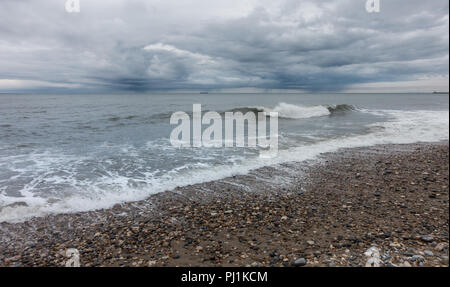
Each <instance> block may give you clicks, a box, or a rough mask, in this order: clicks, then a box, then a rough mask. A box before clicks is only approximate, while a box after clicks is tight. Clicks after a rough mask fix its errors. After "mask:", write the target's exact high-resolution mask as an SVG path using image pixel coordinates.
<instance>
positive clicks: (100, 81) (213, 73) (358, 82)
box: [0, 0, 449, 93]
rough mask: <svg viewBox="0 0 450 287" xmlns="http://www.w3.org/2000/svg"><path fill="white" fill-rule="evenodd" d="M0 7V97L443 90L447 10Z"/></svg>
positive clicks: (125, 4) (11, 1)
mask: <svg viewBox="0 0 450 287" xmlns="http://www.w3.org/2000/svg"><path fill="white" fill-rule="evenodd" d="M79 1H80V12H79V13H68V12H67V11H66V9H65V2H66V0H0V93H14V92H17V93H50V92H54V93H113V92H114V93H116V92H117V93H122V92H136V93H141V92H142V93H146V92H155V91H159V92H160V91H169V92H170V91H205V90H206V91H216V92H242V91H245V92H279V91H292V92H431V91H448V80H449V1H448V0H429V1H424V0H380V11H379V13H376V12H375V13H368V11H367V10H366V0H335V1H324V0H323V1H322V0H316V1H310V0H277V1H274V0H176V1H173V0H79Z"/></svg>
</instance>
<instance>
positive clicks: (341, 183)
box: [0, 142, 449, 267]
mask: <svg viewBox="0 0 450 287" xmlns="http://www.w3.org/2000/svg"><path fill="white" fill-rule="evenodd" d="M257 172H258V174H259V175H265V176H267V177H279V178H280V184H279V185H273V184H271V185H269V184H265V182H264V180H263V179H261V176H259V177H255V176H252V173H250V174H248V175H239V176H234V177H231V178H227V179H224V180H220V181H214V182H207V183H202V184H196V185H191V186H185V187H180V188H177V189H175V190H172V191H167V192H163V193H159V194H155V195H153V196H150V197H149V198H148V199H147V200H143V201H139V202H130V203H123V204H118V205H115V206H114V207H113V208H111V209H105V210H97V211H91V212H82V213H71V214H57V215H48V216H46V217H38V218H33V219H31V220H27V221H25V222H19V223H8V222H3V223H0V239H1V241H0V266H65V264H66V262H67V260H68V258H67V257H66V251H67V249H69V248H76V249H77V250H78V251H79V254H80V265H81V266H85V267H89V266H135V267H138V266H142V267H152V266H249V267H250V266H252V267H257V266H277V267H291V266H295V267H301V266H302V267H315V266H323V267H334V266H336V267H338V266H345V267H357V266H369V265H370V266H387V267H394V266H399V267H422V266H424V267H427V266H442V267H448V265H449V261H448V256H449V251H448V246H449V193H448V192H449V187H448V185H449V151H448V142H439V143H426V144H425V143H424V144H409V145H378V146H374V147H367V148H356V149H343V150H340V151H338V152H335V153H329V154H323V155H321V156H320V158H318V159H316V160H314V161H311V162H307V163H305V162H302V163H295V162H293V163H287V164H282V165H280V166H273V167H264V168H262V169H260V170H259V171H257ZM284 179H286V180H284Z"/></svg>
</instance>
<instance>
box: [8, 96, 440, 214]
mask: <svg viewBox="0 0 450 287" xmlns="http://www.w3.org/2000/svg"><path fill="white" fill-rule="evenodd" d="M193 104H202V109H203V111H217V112H225V111H243V112H245V111H249V110H250V111H277V112H278V113H279V117H280V118H279V121H278V124H279V135H278V140H279V153H278V156H277V157H274V158H271V159H264V158H260V157H259V150H258V148H237V147H234V148H182V149H180V148H174V147H172V146H171V144H170V141H169V136H170V132H171V131H172V129H173V128H174V127H175V126H171V125H170V122H169V119H170V115H171V114H172V113H173V112H176V111H185V112H188V113H189V112H192V105H193ZM448 138H449V97H448V94H142V95H136V94H132V95H129V94H121V95H12V94H5V95H0V222H2V221H10V222H15V221H23V220H25V219H28V218H30V217H34V216H43V215H47V214H52V213H66V212H76V211H87V210H95V209H101V208H108V207H111V206H113V205H114V204H116V203H122V202H127V201H135V200H141V199H145V198H147V197H148V196H149V195H151V194H154V193H158V192H162V191H165V190H170V189H173V188H175V187H177V186H184V185H188V184H194V183H199V182H205V181H210V180H217V179H221V178H224V177H227V176H231V175H236V174H245V173H247V172H249V171H250V170H252V169H255V168H259V167H262V166H267V165H276V164H279V163H283V162H288V161H300V162H301V161H304V160H308V159H314V158H315V157H317V156H318V155H320V154H321V153H324V152H330V151H336V150H338V149H340V148H346V147H363V146H371V145H376V144H390V143H415V142H434V141H441V140H448Z"/></svg>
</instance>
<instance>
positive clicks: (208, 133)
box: [170, 104, 278, 158]
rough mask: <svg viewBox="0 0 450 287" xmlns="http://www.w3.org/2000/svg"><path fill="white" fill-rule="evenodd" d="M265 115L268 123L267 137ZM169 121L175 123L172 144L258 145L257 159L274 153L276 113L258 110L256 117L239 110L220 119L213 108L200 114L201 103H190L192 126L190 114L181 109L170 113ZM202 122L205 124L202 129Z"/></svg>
mask: <svg viewBox="0 0 450 287" xmlns="http://www.w3.org/2000/svg"><path fill="white" fill-rule="evenodd" d="M267 118H269V122H270V124H269V138H267V135H268V134H267V132H268V131H267V122H266V121H267ZM224 123H225V125H224ZM170 124H171V125H178V126H176V127H175V128H174V129H173V130H172V132H171V134H170V143H171V144H172V146H174V147H179V148H181V147H194V148H200V147H215V148H220V147H234V146H236V147H260V148H261V149H260V151H259V156H260V157H261V158H273V157H275V156H277V154H278V113H277V112H258V116H256V114H255V113H254V112H253V111H248V112H247V113H245V114H243V113H242V112H239V111H236V112H225V120H223V119H222V116H221V115H220V114H219V113H218V112H215V111H209V112H207V113H205V114H204V115H203V116H202V106H201V104H194V105H193V106H192V125H191V118H190V116H189V115H188V114H187V113H186V112H181V111H179V112H175V113H173V114H172V116H171V117H170ZM202 125H209V126H208V127H207V128H206V129H205V130H204V131H203V132H202ZM235 127H236V129H235ZM191 129H192V139H191ZM245 131H247V133H245ZM223 132H225V137H223ZM246 142H247V144H246Z"/></svg>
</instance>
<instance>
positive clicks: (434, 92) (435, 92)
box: [433, 91, 448, 94]
mask: <svg viewBox="0 0 450 287" xmlns="http://www.w3.org/2000/svg"><path fill="white" fill-rule="evenodd" d="M433 94H448V92H438V91H433Z"/></svg>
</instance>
